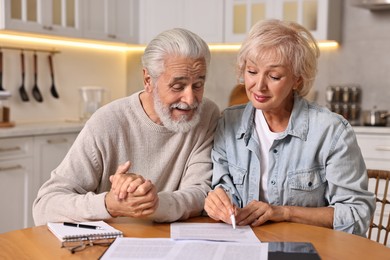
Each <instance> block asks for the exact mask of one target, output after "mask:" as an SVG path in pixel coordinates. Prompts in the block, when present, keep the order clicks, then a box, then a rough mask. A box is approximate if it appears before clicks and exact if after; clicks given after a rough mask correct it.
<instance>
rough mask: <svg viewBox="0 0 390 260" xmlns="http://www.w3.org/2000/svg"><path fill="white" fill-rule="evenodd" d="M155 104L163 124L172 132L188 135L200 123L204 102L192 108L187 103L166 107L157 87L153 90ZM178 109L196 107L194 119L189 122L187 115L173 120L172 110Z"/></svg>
mask: <svg viewBox="0 0 390 260" xmlns="http://www.w3.org/2000/svg"><path fill="white" fill-rule="evenodd" d="M153 102H154V110H155V111H156V113H157V115H158V116H159V118H160V120H161V122H162V124H163V125H164V126H165V127H166V128H167V129H169V130H171V131H174V132H179V133H186V132H188V131H190V130H191V129H193V128H194V127H195V126H196V125H197V124H198V123H199V121H200V113H201V110H202V106H203V102H201V103H200V104H198V103H196V104H194V105H193V106H192V107H190V106H189V105H188V104H186V103H175V104H172V105H171V106H170V107H165V106H164V105H163V103H162V102H161V99H160V96H159V94H158V92H157V86H155V87H154V89H153ZM177 107H179V108H182V109H188V108H194V107H196V108H195V112H194V114H193V116H192V119H191V120H188V116H187V115H182V116H181V117H180V118H179V119H178V120H173V119H172V118H171V116H172V111H171V110H172V109H173V108H177Z"/></svg>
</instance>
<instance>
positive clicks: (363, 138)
mask: <svg viewBox="0 0 390 260" xmlns="http://www.w3.org/2000/svg"><path fill="white" fill-rule="evenodd" d="M354 129H355V133H356V138H357V141H358V144H359V146H360V149H361V151H362V155H363V158H364V161H365V163H366V167H367V168H369V169H378V170H390V127H355V128H354Z"/></svg>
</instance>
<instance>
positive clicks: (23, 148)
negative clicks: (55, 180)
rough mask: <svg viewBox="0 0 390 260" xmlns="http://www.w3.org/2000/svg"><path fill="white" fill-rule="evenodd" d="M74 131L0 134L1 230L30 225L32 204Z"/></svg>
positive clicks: (57, 163) (5, 230) (72, 138)
mask: <svg viewBox="0 0 390 260" xmlns="http://www.w3.org/2000/svg"><path fill="white" fill-rule="evenodd" d="M76 137H77V133H62V134H47V135H36V136H27V137H12V138H0V191H1V196H0V208H1V209H2V213H1V214H0V233H2V232H7V231H10V230H14V229H21V228H26V227H31V226H33V225H34V222H33V218H32V204H33V202H34V200H35V198H36V197H37V192H38V190H39V188H40V187H41V186H42V184H43V183H44V182H45V181H46V180H48V179H49V177H50V173H51V171H52V170H53V169H55V168H56V167H57V166H58V165H59V163H60V162H61V161H62V160H63V159H64V157H65V155H66V153H67V152H68V150H69V148H70V147H71V145H72V144H73V142H74V140H75V139H76Z"/></svg>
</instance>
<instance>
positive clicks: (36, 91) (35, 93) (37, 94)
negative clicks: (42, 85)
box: [32, 52, 43, 102]
mask: <svg viewBox="0 0 390 260" xmlns="http://www.w3.org/2000/svg"><path fill="white" fill-rule="evenodd" d="M37 67H38V64H37V54H36V53H35V52H34V86H33V89H32V94H33V96H34V98H35V100H36V101H38V102H42V101H43V97H42V94H41V92H40V91H39V88H38V84H37V81H38V73H37Z"/></svg>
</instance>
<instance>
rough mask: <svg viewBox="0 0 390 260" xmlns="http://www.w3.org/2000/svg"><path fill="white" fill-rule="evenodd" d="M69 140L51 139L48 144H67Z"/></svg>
mask: <svg viewBox="0 0 390 260" xmlns="http://www.w3.org/2000/svg"><path fill="white" fill-rule="evenodd" d="M67 142H68V139H66V138H57V139H49V140H47V143H48V144H62V143H67Z"/></svg>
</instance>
